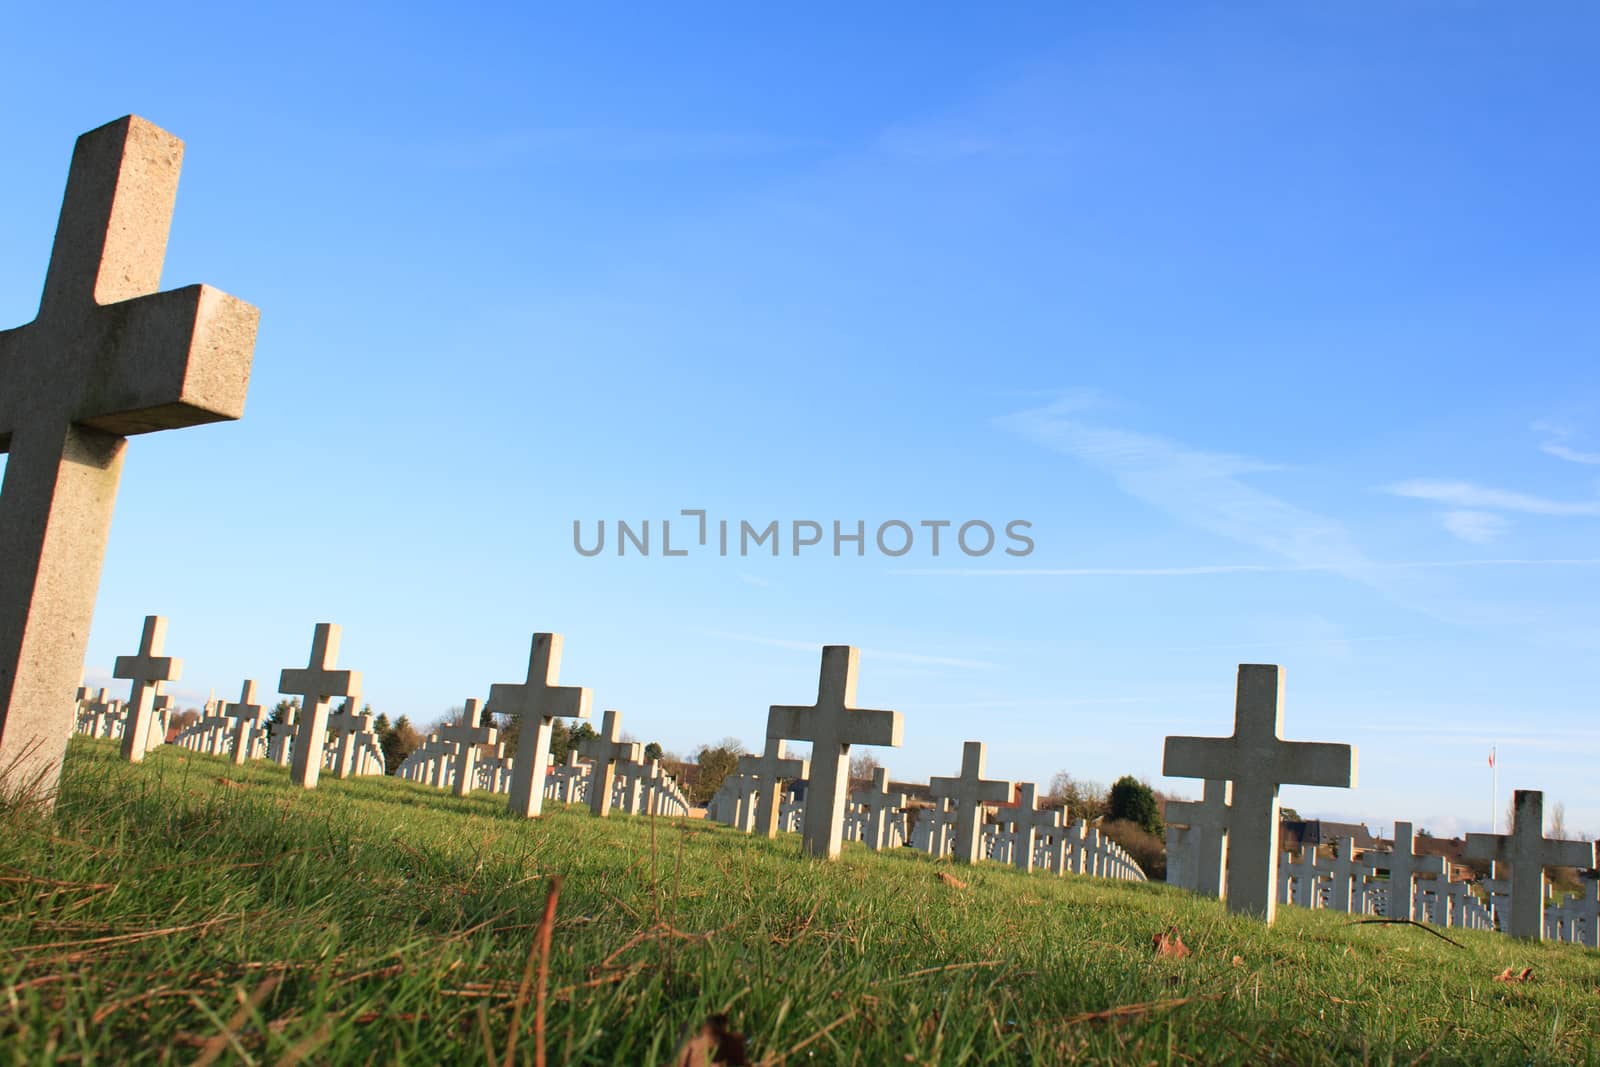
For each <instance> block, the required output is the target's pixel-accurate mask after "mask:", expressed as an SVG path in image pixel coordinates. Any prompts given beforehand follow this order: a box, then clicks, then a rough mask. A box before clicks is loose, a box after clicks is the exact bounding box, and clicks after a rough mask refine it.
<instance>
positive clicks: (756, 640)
mask: <svg viewBox="0 0 1600 1067" xmlns="http://www.w3.org/2000/svg"><path fill="white" fill-rule="evenodd" d="M702 633H704V634H705V635H706V636H708V637H717V638H721V639H722V640H724V641H740V642H743V643H744V644H747V645H764V646H766V647H767V648H783V649H790V650H793V651H797V652H821V651H822V647H823V645H824V644H825V643H826V642H822V641H789V640H785V639H783V638H778V637H761V636H758V635H756V634H739V633H730V632H728V631H726V630H704V631H702ZM861 654H862V655H863V656H870V657H871V658H873V659H882V660H889V661H891V662H894V663H916V664H921V665H923V666H931V667H960V668H962V669H963V670H971V671H987V670H993V669H994V668H995V667H996V666H997V664H994V663H989V662H986V661H984V660H977V659H959V658H956V657H954V656H925V655H922V654H920V653H916V652H889V651H885V650H884V649H878V648H863V649H862V650H861Z"/></svg>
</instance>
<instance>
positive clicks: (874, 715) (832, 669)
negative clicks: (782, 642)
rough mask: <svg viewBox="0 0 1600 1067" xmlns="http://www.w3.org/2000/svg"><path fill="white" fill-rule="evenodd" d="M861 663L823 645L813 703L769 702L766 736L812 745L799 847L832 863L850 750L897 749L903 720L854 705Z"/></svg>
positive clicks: (850, 653)
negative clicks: (866, 747) (869, 747)
mask: <svg viewBox="0 0 1600 1067" xmlns="http://www.w3.org/2000/svg"><path fill="white" fill-rule="evenodd" d="M860 661H861V650H860V649H858V648H856V647H855V646H853V645H824V646H823V649H822V673H821V676H820V677H819V678H818V680H817V702H816V703H815V704H811V705H809V706H806V705H794V704H774V705H772V707H771V708H770V709H769V710H768V712H767V736H768V737H776V738H782V739H786V740H789V741H809V742H811V779H810V783H809V784H808V785H807V786H806V825H805V833H804V834H803V835H802V837H801V848H802V849H803V850H804V851H805V853H806V854H807V855H808V856H815V857H817V858H819V859H828V860H832V859H837V858H838V856H839V850H840V849H841V847H842V846H843V842H844V813H845V807H846V794H847V793H848V792H849V789H850V746H851V745H883V746H887V747H889V748H899V747H900V739H901V737H902V736H903V735H904V733H905V716H903V715H901V714H900V713H899V712H898V711H880V710H875V709H867V708H858V707H856V706H855V703H856V669H857V667H858V665H859V664H860Z"/></svg>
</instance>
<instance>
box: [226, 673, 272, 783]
mask: <svg viewBox="0 0 1600 1067" xmlns="http://www.w3.org/2000/svg"><path fill="white" fill-rule="evenodd" d="M227 711H228V717H229V718H230V719H232V720H233V721H234V723H235V725H234V728H233V762H234V763H235V764H236V765H237V764H241V763H243V762H244V761H245V760H247V759H249V758H250V750H251V749H252V748H254V747H255V743H256V738H258V737H260V736H261V724H262V722H263V721H264V720H265V719H266V714H267V709H266V708H265V707H263V706H262V705H261V704H260V703H258V702H257V700H256V683H255V682H254V681H252V680H251V679H249V678H246V679H245V682H244V685H243V686H242V687H240V689H239V701H238V703H236V704H229V705H228V708H227Z"/></svg>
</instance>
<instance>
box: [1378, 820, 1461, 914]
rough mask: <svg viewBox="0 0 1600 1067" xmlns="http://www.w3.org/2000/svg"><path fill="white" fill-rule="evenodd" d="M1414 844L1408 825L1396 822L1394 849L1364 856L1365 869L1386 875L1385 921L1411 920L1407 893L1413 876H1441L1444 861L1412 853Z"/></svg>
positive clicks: (1409, 900) (1410, 906)
mask: <svg viewBox="0 0 1600 1067" xmlns="http://www.w3.org/2000/svg"><path fill="white" fill-rule="evenodd" d="M1415 844H1416V835H1415V833H1413V831H1412V827H1411V824H1410V823H1408V822H1397V823H1395V824H1394V850H1393V851H1391V852H1369V853H1367V864H1368V865H1369V866H1371V867H1374V868H1377V869H1378V870H1386V871H1388V872H1389V892H1388V894H1387V895H1386V896H1385V897H1384V910H1383V917H1384V918H1386V919H1410V918H1413V917H1414V916H1415V912H1414V911H1413V910H1412V900H1413V896H1412V892H1411V890H1412V886H1414V885H1415V884H1416V877H1417V875H1419V874H1435V875H1443V874H1444V858H1443V857H1441V856H1423V855H1421V854H1419V853H1418V852H1416V850H1415V847H1414V846H1415Z"/></svg>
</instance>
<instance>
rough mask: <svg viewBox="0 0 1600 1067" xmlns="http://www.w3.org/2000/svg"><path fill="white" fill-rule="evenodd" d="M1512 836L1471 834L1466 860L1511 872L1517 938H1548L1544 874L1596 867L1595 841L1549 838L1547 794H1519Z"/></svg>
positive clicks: (1513, 929) (1513, 926) (1512, 931)
mask: <svg viewBox="0 0 1600 1067" xmlns="http://www.w3.org/2000/svg"><path fill="white" fill-rule="evenodd" d="M1512 804H1513V806H1514V814H1513V816H1512V820H1511V832H1510V833H1509V834H1468V835H1467V855H1468V856H1469V857H1471V858H1472V859H1476V860H1495V861H1496V862H1505V863H1508V864H1510V866H1511V928H1510V930H1508V931H1507V932H1508V933H1510V934H1511V936H1512V937H1525V938H1530V939H1532V940H1535V941H1538V940H1541V939H1542V938H1543V937H1544V882H1545V879H1544V869H1545V868H1546V867H1578V868H1581V869H1583V870H1589V869H1592V868H1593V867H1594V865H1595V846H1594V842H1593V841H1558V840H1555V839H1552V838H1548V837H1546V836H1544V794H1543V793H1541V792H1540V791H1539V790H1537V789H1518V790H1517V791H1516V793H1515V794H1513V796H1512Z"/></svg>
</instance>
